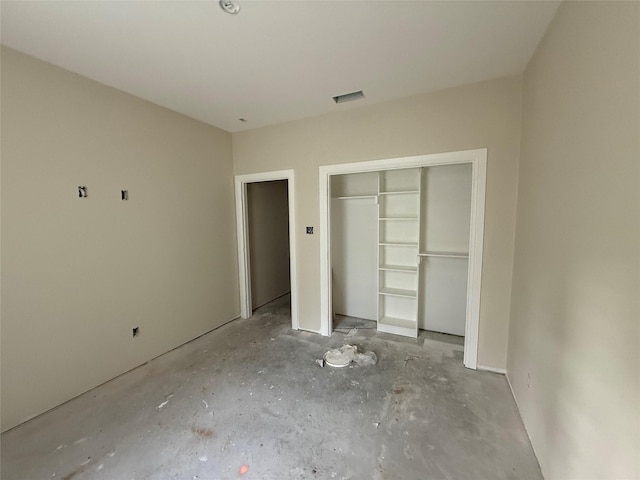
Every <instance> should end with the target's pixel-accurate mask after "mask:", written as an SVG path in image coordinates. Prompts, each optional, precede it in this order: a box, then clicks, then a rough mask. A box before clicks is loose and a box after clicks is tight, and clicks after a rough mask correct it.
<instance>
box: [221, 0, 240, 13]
mask: <svg viewBox="0 0 640 480" xmlns="http://www.w3.org/2000/svg"><path fill="white" fill-rule="evenodd" d="M218 3H219V4H220V8H221V9H222V10H224V11H225V12H227V13H230V14H231V15H236V14H237V13H238V12H239V11H240V4H239V3H237V2H234V1H233V0H220V1H219V2H218Z"/></svg>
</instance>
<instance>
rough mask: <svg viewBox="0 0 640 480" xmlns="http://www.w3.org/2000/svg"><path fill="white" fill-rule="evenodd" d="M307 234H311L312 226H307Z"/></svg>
mask: <svg viewBox="0 0 640 480" xmlns="http://www.w3.org/2000/svg"><path fill="white" fill-rule="evenodd" d="M307 235H313V227H307Z"/></svg>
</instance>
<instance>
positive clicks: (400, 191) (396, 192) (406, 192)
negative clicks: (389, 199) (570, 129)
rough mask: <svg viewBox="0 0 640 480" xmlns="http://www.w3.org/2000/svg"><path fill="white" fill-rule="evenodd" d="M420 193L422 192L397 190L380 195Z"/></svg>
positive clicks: (379, 193) (380, 193)
mask: <svg viewBox="0 0 640 480" xmlns="http://www.w3.org/2000/svg"><path fill="white" fill-rule="evenodd" d="M417 193H420V190H396V191H392V192H378V195H414V194H417Z"/></svg>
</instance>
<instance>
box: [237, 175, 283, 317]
mask: <svg viewBox="0 0 640 480" xmlns="http://www.w3.org/2000/svg"><path fill="white" fill-rule="evenodd" d="M287 183H288V182H287V180H270V181H265V182H253V183H249V184H247V225H248V237H249V273H250V277H251V308H252V311H255V310H256V309H258V308H260V307H262V306H263V305H266V304H267V303H270V302H272V301H273V300H275V299H277V298H280V297H283V296H285V295H287V294H289V293H290V292H291V275H290V273H289V271H290V259H289V198H288V197H289V195H288V192H287Z"/></svg>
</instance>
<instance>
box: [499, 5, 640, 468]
mask: <svg viewBox="0 0 640 480" xmlns="http://www.w3.org/2000/svg"><path fill="white" fill-rule="evenodd" d="M639 19H640V4H638V3H635V2H629V3H626V4H625V3H615V2H602V3H600V2H597V3H591V2H568V3H565V4H563V5H562V6H561V7H560V10H559V12H558V15H557V17H556V18H555V19H554V21H553V23H552V24H551V26H550V28H549V30H548V32H547V33H546V35H545V37H544V39H543V41H542V42H541V44H540V45H539V47H538V49H537V51H536V53H535V55H534V57H533V59H532V60H531V62H530V64H529V65H528V67H527V69H526V72H525V75H524V102H523V112H524V115H523V128H522V132H523V134H522V155H521V165H520V181H519V198H518V215H517V219H518V221H517V235H516V247H515V261H514V284H513V300H512V313H511V317H512V320H511V328H510V338H509V356H508V375H509V379H510V381H511V383H512V386H513V390H514V393H515V396H516V399H517V401H518V405H519V407H520V412H521V414H522V418H523V420H524V422H525V425H526V427H527V430H528V432H529V435H530V437H531V440H532V442H533V446H534V448H535V451H536V454H537V456H538V460H539V461H540V464H541V467H542V471H543V473H544V474H545V478H547V480H553V479H558V480H560V479H561V480H570V479H637V478H640V471H639V463H640V440H639V435H640V410H639V408H640V386H639V382H640V357H639V352H640V332H639V326H640V309H639V305H638V302H639V298H640V294H639V293H640V285H639V273H640V272H639V267H640V159H639V152H640V64H639V61H640V30H639ZM528 374H530V375H531V387H530V388H528V387H527V375H528Z"/></svg>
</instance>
